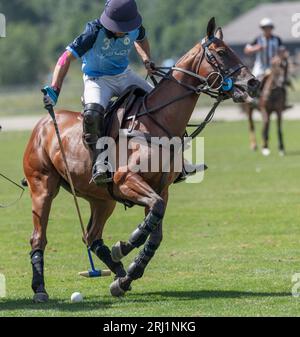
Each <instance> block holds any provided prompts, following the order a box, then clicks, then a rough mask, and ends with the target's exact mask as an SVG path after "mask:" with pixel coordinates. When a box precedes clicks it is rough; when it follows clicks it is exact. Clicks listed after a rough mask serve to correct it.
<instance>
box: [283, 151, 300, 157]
mask: <svg viewBox="0 0 300 337" xmlns="http://www.w3.org/2000/svg"><path fill="white" fill-rule="evenodd" d="M286 156H287V157H298V156H300V151H287V152H286Z"/></svg>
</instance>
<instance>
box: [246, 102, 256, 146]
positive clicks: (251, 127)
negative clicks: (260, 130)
mask: <svg viewBox="0 0 300 337" xmlns="http://www.w3.org/2000/svg"><path fill="white" fill-rule="evenodd" d="M253 112H254V110H253V108H252V107H251V106H250V104H249V106H248V107H247V115H248V123H249V134H250V148H251V150H252V151H256V150H257V142H256V135H255V124H254V120H253Z"/></svg>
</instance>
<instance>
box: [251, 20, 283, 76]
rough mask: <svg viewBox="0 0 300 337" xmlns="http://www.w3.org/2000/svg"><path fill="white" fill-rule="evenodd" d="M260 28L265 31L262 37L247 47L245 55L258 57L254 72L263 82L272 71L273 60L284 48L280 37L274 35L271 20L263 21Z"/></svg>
mask: <svg viewBox="0 0 300 337" xmlns="http://www.w3.org/2000/svg"><path fill="white" fill-rule="evenodd" d="M260 28H261V29H262V31H263V33H262V35H260V36H258V37H257V38H255V40H254V41H253V42H252V43H250V44H247V45H246V47H245V54H246V55H253V54H255V55H256V59H255V64H254V68H253V71H252V72H253V75H254V76H255V77H256V78H258V79H259V80H260V81H262V82H263V80H264V79H265V76H266V75H268V73H269V71H270V69H271V66H272V59H273V58H274V57H275V56H276V55H277V54H278V51H279V47H280V46H282V40H281V38H280V37H279V36H276V35H273V30H274V28H275V26H274V23H273V21H272V20H271V19H269V18H264V19H262V20H261V22H260Z"/></svg>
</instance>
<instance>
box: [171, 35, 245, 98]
mask: <svg viewBox="0 0 300 337" xmlns="http://www.w3.org/2000/svg"><path fill="white" fill-rule="evenodd" d="M216 41H217V38H216V37H211V38H208V39H203V40H202V42H201V45H202V48H203V53H202V56H201V57H200V58H199V62H198V65H197V67H196V72H195V73H194V72H192V71H189V70H185V69H182V68H179V67H176V66H174V67H172V68H171V70H172V71H179V72H182V73H185V74H187V75H189V76H192V77H194V78H196V79H198V80H199V81H200V82H201V83H200V85H199V86H197V87H196V88H195V89H194V90H195V93H197V94H199V95H200V94H201V93H205V94H207V95H209V96H211V97H214V98H217V97H218V96H219V95H223V94H224V93H228V92H230V91H231V90H232V89H233V87H234V81H233V75H234V74H236V73H237V72H238V71H240V70H241V69H243V68H245V66H244V65H243V64H241V63H239V64H237V65H236V66H234V67H231V68H227V69H224V67H223V66H222V65H221V64H220V63H219V62H218V60H217V58H216V57H215V55H214V54H213V52H212V51H211V50H210V49H209V47H210V46H211V44H213V43H214V42H216ZM204 59H206V61H207V62H208V63H209V64H210V65H211V66H212V67H213V68H214V69H215V71H213V72H211V73H210V74H209V75H208V76H207V77H206V78H205V77H203V76H200V75H199V70H200V67H201V65H202V63H203V61H204ZM214 76H215V79H213V77H214ZM210 80H212V83H211V84H210V82H211V81H210ZM218 83H219V84H218ZM216 85H217V87H216Z"/></svg>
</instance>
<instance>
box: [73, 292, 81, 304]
mask: <svg viewBox="0 0 300 337" xmlns="http://www.w3.org/2000/svg"><path fill="white" fill-rule="evenodd" d="M82 301H83V296H82V295H81V294H80V293H78V292H76V293H73V294H72V295H71V302H72V303H80V302H82Z"/></svg>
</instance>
